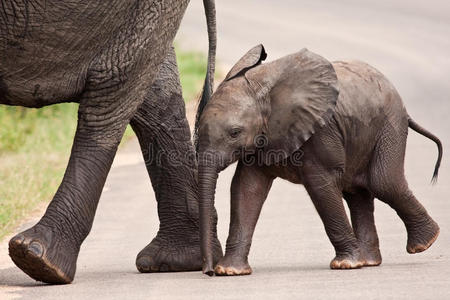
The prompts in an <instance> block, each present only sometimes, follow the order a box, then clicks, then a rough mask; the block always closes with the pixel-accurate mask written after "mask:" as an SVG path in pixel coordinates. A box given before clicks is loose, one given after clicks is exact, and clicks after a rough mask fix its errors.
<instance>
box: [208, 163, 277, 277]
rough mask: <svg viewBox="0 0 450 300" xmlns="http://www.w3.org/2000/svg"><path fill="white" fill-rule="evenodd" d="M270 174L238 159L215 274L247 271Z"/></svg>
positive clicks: (234, 273)
mask: <svg viewBox="0 0 450 300" xmlns="http://www.w3.org/2000/svg"><path fill="white" fill-rule="evenodd" d="M272 182H273V177H271V176H269V175H267V174H265V173H264V172H263V170H262V169H261V168H259V167H256V166H245V165H244V164H243V163H242V162H239V164H238V166H237V169H236V173H235V174H234V177H233V181H232V184H231V221H230V233H229V236H228V239H227V246H226V252H225V256H224V257H223V258H222V259H221V260H219V263H218V264H217V266H216V267H215V270H214V271H215V273H216V274H217V275H248V274H251V273H252V269H251V267H250V265H249V264H248V253H249V251H250V246H251V242H252V236H253V232H254V230H255V226H256V222H257V221H258V217H259V214H260V212H261V208H262V206H263V203H264V201H265V200H266V198H267V194H268V193H269V190H270V187H271V186H272Z"/></svg>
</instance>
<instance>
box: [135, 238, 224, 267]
mask: <svg viewBox="0 0 450 300" xmlns="http://www.w3.org/2000/svg"><path fill="white" fill-rule="evenodd" d="M222 255H223V254H222V247H221V246H220V243H219V241H218V240H217V245H216V247H215V248H214V262H217V261H218V260H219V259H220V258H221V257H222ZM136 267H137V269H138V270H139V272H141V273H153V272H182V271H200V270H201V269H202V255H201V252H200V242H199V240H198V238H197V239H196V240H195V242H189V243H188V242H184V243H183V242H182V241H179V240H174V241H170V242H169V241H167V240H165V239H163V238H159V237H156V238H155V239H153V241H152V242H151V243H150V244H149V245H147V247H145V248H144V249H142V251H141V252H139V254H138V255H137V258H136Z"/></svg>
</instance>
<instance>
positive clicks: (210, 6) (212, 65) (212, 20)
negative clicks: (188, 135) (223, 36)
mask: <svg viewBox="0 0 450 300" xmlns="http://www.w3.org/2000/svg"><path fill="white" fill-rule="evenodd" d="M203 6H204V7H205V15H206V23H207V26H208V43H209V49H208V66H207V70H206V78H205V83H204V85H203V92H202V98H201V100H200V103H199V105H198V110H197V116H196V118H195V130H194V145H195V147H196V149H197V140H198V139H197V138H198V137H197V129H198V121H199V120H200V115H201V114H202V111H203V109H204V108H205V106H206V104H207V103H208V101H209V99H210V98H211V95H212V93H213V89H214V73H215V70H216V48H217V28H216V4H215V1H214V0H203Z"/></svg>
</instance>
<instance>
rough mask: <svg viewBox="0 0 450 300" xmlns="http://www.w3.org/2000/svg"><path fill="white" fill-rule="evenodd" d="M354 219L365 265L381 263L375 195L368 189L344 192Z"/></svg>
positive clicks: (354, 227)
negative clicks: (350, 192)
mask: <svg viewBox="0 0 450 300" xmlns="http://www.w3.org/2000/svg"><path fill="white" fill-rule="evenodd" d="M344 199H345V200H346V201H347V204H348V207H349V209H350V215H351V219H352V225H353V231H354V233H355V236H356V238H357V239H358V242H359V247H360V249H361V255H362V257H363V259H364V266H378V265H380V264H381V253H380V248H379V242H378V234H377V229H376V227H375V219H374V215H373V212H374V197H373V195H372V194H371V193H370V192H369V191H366V190H359V191H357V192H356V193H352V194H349V193H344Z"/></svg>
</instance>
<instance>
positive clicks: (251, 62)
mask: <svg viewBox="0 0 450 300" xmlns="http://www.w3.org/2000/svg"><path fill="white" fill-rule="evenodd" d="M266 58H267V53H266V50H265V49H264V46H263V45H261V44H260V45H258V46H256V47H253V48H252V49H250V51H248V52H247V53H246V54H245V55H244V56H243V57H242V58H241V59H240V60H239V61H238V62H237V63H236V64H235V65H234V67H233V68H232V69H231V70H230V72H228V74H227V76H226V77H225V81H228V80H231V79H233V78H235V77H237V76H240V75H243V74H245V72H247V71H248V70H250V69H251V68H253V67H255V66H257V65H259V64H261V62H262V61H264V60H265V59H266Z"/></svg>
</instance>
